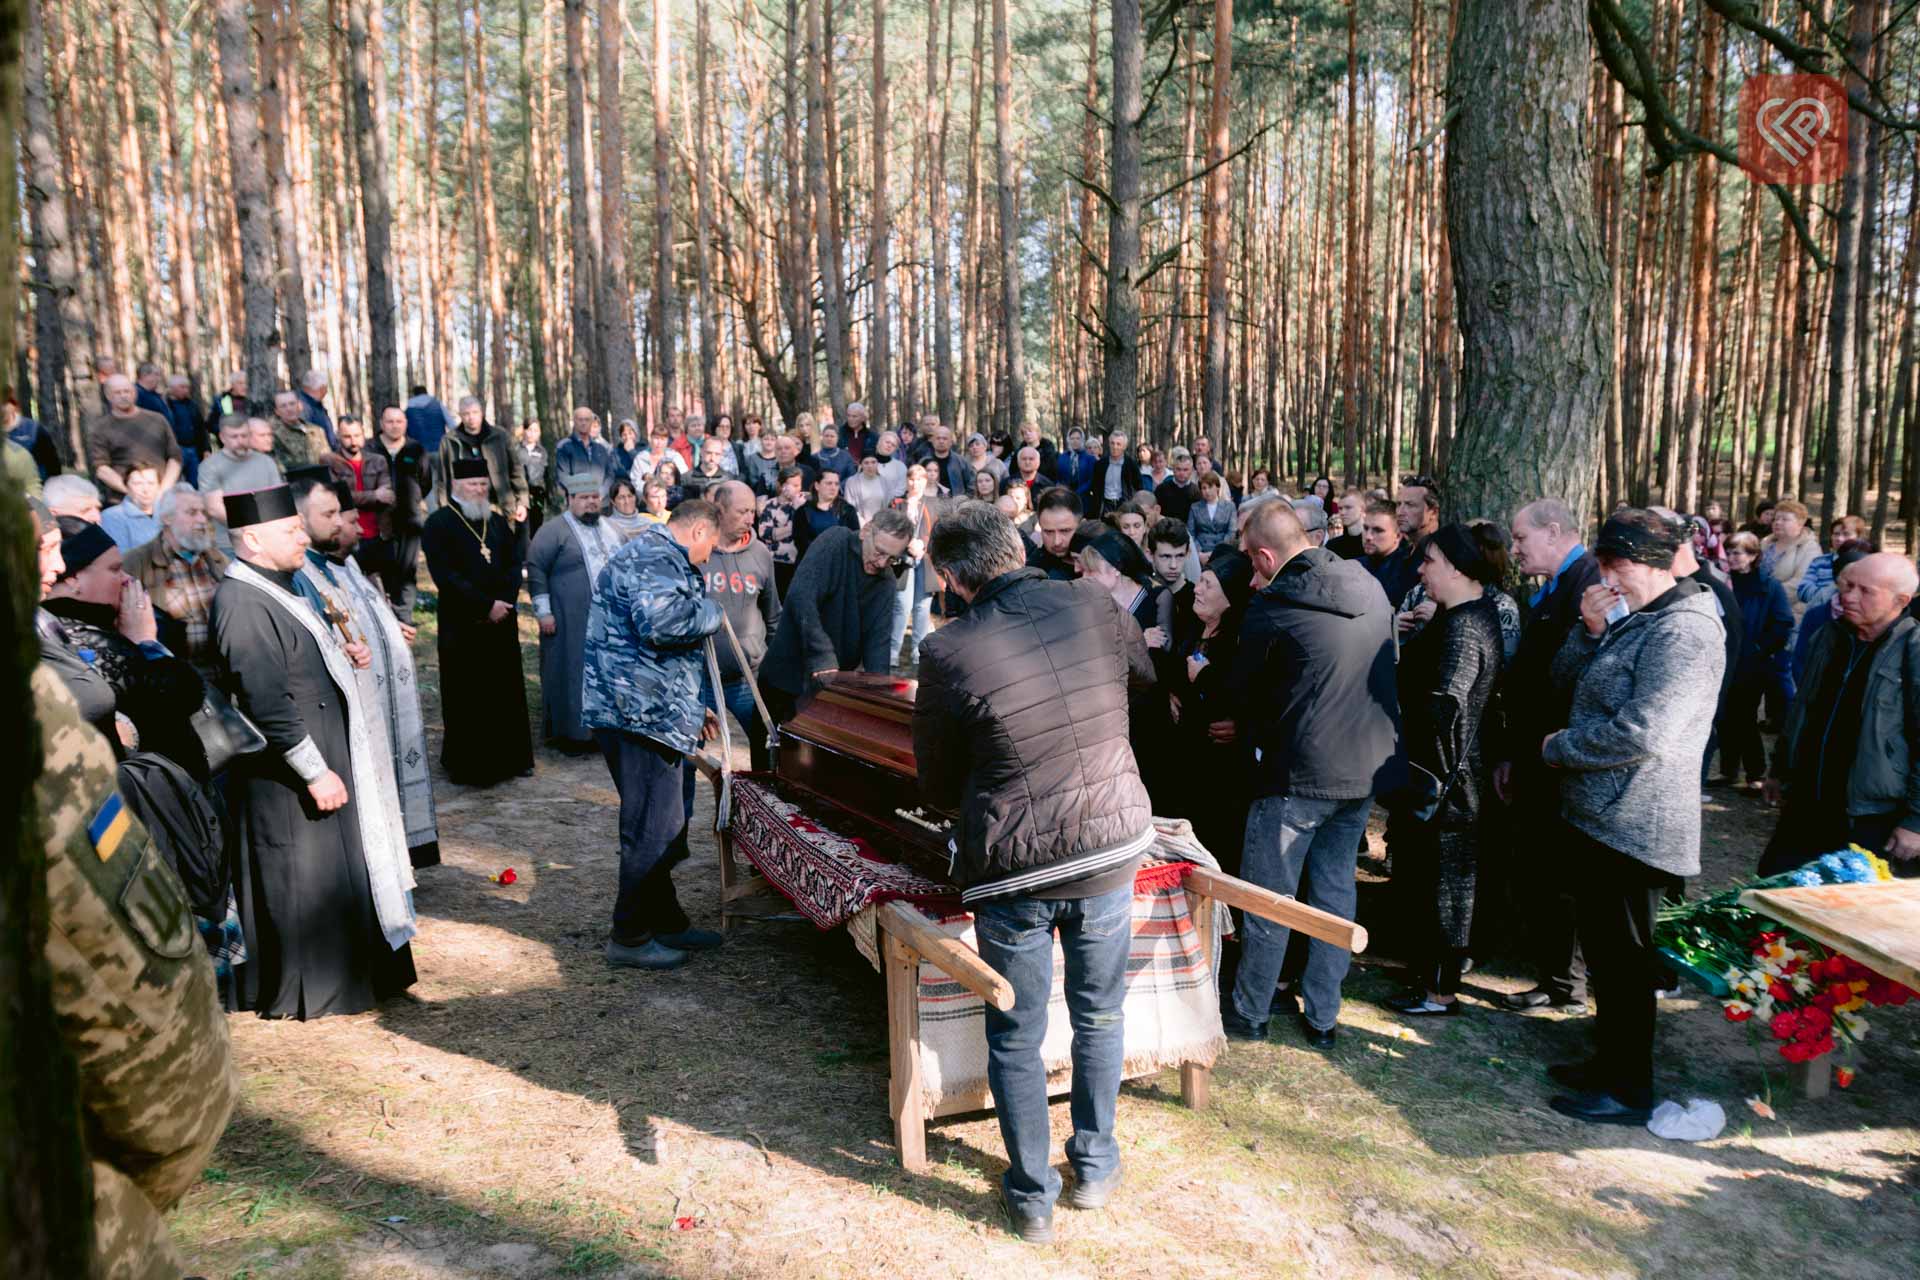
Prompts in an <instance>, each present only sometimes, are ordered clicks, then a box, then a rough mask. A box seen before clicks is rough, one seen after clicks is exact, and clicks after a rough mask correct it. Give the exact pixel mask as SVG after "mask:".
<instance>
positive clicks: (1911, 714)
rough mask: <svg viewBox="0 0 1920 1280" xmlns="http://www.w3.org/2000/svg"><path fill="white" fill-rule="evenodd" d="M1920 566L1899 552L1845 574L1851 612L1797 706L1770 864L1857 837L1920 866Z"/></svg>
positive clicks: (1813, 655)
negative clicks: (1916, 608) (1919, 598)
mask: <svg viewBox="0 0 1920 1280" xmlns="http://www.w3.org/2000/svg"><path fill="white" fill-rule="evenodd" d="M1916 590H1920V574H1916V572H1915V570H1914V566H1913V562H1912V561H1911V560H1907V559H1904V558H1902V557H1900V556H1897V555H1894V554H1893V553H1892V552H1890V551H1882V552H1877V553H1875V554H1873V555H1870V556H1867V557H1866V558H1865V559H1862V560H1856V561H1855V562H1854V563H1853V564H1851V565H1848V566H1847V567H1846V568H1845V569H1843V570H1841V572H1840V617H1839V620H1838V621H1836V622H1835V623H1834V624H1833V625H1831V626H1825V627H1822V628H1820V632H1819V634H1818V635H1817V636H1815V637H1814V640H1813V643H1812V645H1811V647H1810V648H1809V650H1808V657H1807V673H1806V679H1805V680H1804V681H1803V682H1802V683H1801V685H1800V696H1799V697H1798V698H1796V699H1795V700H1794V704H1793V708H1792V710H1790V711H1788V713H1787V724H1786V732H1784V733H1782V734H1781V735H1780V749H1779V750H1778V751H1777V752H1775V753H1774V759H1773V776H1772V777H1771V778H1769V779H1768V780H1767V796H1768V799H1770V800H1771V801H1773V802H1774V803H1776V804H1777V803H1779V802H1780V800H1781V799H1782V798H1783V796H1784V798H1785V800H1786V808H1785V809H1784V810H1782V811H1781V814H1780V825H1779V827H1778V828H1777V829H1776V830H1775V832H1774V836H1773V840H1772V841H1771V842H1770V843H1769V844H1768V846H1767V852H1766V856H1765V857H1763V858H1762V859H1761V860H1760V874H1762V875H1777V874H1779V873H1780V872H1782V871H1791V870H1793V869H1794V868H1795V867H1797V866H1799V865H1801V864H1802V863H1804V862H1808V861H1811V860H1812V859H1814V858H1816V857H1818V856H1819V855H1821V854H1823V853H1828V852H1831V851H1832V850H1834V849H1839V848H1843V847H1845V846H1846V845H1848V844H1857V845H1859V846H1861V847H1862V848H1865V849H1872V850H1874V851H1876V852H1884V853H1885V854H1886V855H1887V858H1888V860H1889V861H1890V862H1891V863H1892V864H1893V868H1894V872H1895V874H1897V875H1901V876H1912V875H1916V874H1920V740H1917V739H1916V735H1915V733H1914V730H1913V728H1912V726H1914V725H1920V622H1916V621H1915V620H1914V619H1913V618H1911V617H1908V616H1907V607H1908V605H1910V604H1911V603H1912V602H1913V598H1914V593H1915V591H1916Z"/></svg>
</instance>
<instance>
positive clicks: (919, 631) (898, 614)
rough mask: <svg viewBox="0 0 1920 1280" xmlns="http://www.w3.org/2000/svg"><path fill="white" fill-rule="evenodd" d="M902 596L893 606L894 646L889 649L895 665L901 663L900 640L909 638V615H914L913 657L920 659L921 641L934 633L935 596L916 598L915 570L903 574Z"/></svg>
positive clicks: (914, 659)
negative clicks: (914, 588) (914, 587)
mask: <svg viewBox="0 0 1920 1280" xmlns="http://www.w3.org/2000/svg"><path fill="white" fill-rule="evenodd" d="M901 578H902V585H901V587H900V597H899V599H898V600H897V601H895V603H894V606H893V648H892V649H890V650H888V655H889V657H888V661H890V662H891V663H892V664H893V665H894V666H899V665H900V642H901V641H902V640H904V639H906V638H907V615H908V614H912V615H913V658H912V661H914V662H918V661H920V642H921V641H922V640H925V639H926V638H927V637H928V636H930V635H932V634H933V597H932V596H930V595H927V596H921V597H920V598H919V599H917V600H916V599H914V590H913V579H914V571H913V570H911V569H909V570H908V571H907V572H906V573H905V574H903V575H901Z"/></svg>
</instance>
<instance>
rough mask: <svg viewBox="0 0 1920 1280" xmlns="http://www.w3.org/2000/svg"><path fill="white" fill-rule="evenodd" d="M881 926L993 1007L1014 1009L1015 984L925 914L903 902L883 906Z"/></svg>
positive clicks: (888, 903) (1002, 1009)
mask: <svg viewBox="0 0 1920 1280" xmlns="http://www.w3.org/2000/svg"><path fill="white" fill-rule="evenodd" d="M880 924H881V926H882V927H883V928H885V929H886V931H887V932H888V933H890V934H892V935H893V936H895V937H896V938H898V939H900V941H901V942H902V943H903V944H904V945H905V946H907V947H908V948H910V949H911V950H913V951H915V952H918V953H919V954H920V955H921V956H923V957H925V959H926V960H927V961H928V962H929V963H931V964H934V965H937V966H939V967H940V968H941V969H942V970H944V971H945V972H946V974H947V976H948V977H950V978H952V979H953V980H954V981H955V982H957V983H959V984H960V985H961V986H963V987H965V988H966V989H967V990H969V991H971V992H973V994H975V995H977V996H979V997H980V998H981V999H982V1000H984V1001H986V1002H987V1003H988V1004H990V1005H992V1006H993V1007H994V1008H996V1009H998V1010H1000V1011H1001V1012H1002V1013H1005V1012H1006V1011H1007V1010H1009V1009H1011V1008H1013V984H1012V983H1011V982H1008V981H1007V980H1006V979H1005V978H1003V977H1001V976H1000V975H999V974H998V973H996V972H994V970H993V967H992V966H991V965H989V964H988V963H987V962H986V961H985V960H982V959H981V958H980V954H979V953H978V952H977V951H974V950H972V949H971V948H969V947H967V946H966V945H965V944H963V943H960V942H956V941H955V940H954V939H952V938H949V937H948V936H947V935H946V934H944V933H941V932H940V931H939V930H938V929H936V928H934V924H933V921H931V920H929V919H928V918H927V917H926V915H925V913H923V912H921V911H919V910H917V909H915V908H914V907H912V906H910V905H908V904H907V903H904V902H884V903H881V904H880Z"/></svg>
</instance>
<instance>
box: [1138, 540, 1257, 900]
mask: <svg viewBox="0 0 1920 1280" xmlns="http://www.w3.org/2000/svg"><path fill="white" fill-rule="evenodd" d="M1252 595H1253V566H1252V565H1251V564H1249V563H1248V562H1247V560H1246V558H1245V557H1243V556H1241V555H1240V554H1239V553H1238V552H1231V551H1223V552H1222V553H1221V554H1220V555H1218V556H1216V557H1214V559H1213V560H1212V561H1210V562H1209V563H1208V565H1207V568H1206V570H1205V572H1203V573H1202V574H1201V575H1200V581H1199V582H1197V583H1195V584H1194V588H1193V602H1192V607H1191V608H1190V609H1176V610H1175V612H1174V619H1173V643H1172V644H1171V646H1169V650H1168V661H1167V662H1165V663H1163V664H1159V669H1160V676H1161V681H1162V683H1163V684H1165V685H1166V687H1167V695H1168V709H1169V711H1170V713H1171V716H1172V719H1173V751H1172V753H1171V770H1170V771H1171V773H1172V774H1173V777H1174V784H1173V788H1172V789H1173V795H1174V803H1173V807H1172V809H1171V812H1173V813H1175V814H1178V815H1180V816H1182V817H1185V818H1187V819H1189V820H1190V821H1191V822H1192V823H1193V833H1194V835H1196V836H1198V837H1199V839H1200V843H1201V844H1203V845H1205V846H1206V847H1207V850H1208V852H1210V853H1212V854H1213V856H1214V857H1215V858H1218V859H1219V860H1220V865H1221V866H1223V867H1225V868H1226V869H1227V870H1228V871H1229V872H1232V873H1233V874H1235V875H1238V874H1239V867H1240V848H1241V845H1242V844H1243V843H1244V842H1245V836H1246V828H1247V808H1248V806H1249V805H1250V804H1251V803H1252V795H1253V791H1252V779H1251V778H1250V777H1249V776H1248V771H1247V761H1246V752H1245V751H1244V750H1243V749H1242V747H1241V746H1240V744H1239V743H1237V742H1233V741H1231V740H1229V741H1220V740H1218V739H1216V738H1215V737H1214V731H1213V726H1214V725H1216V724H1219V723H1221V722H1222V721H1226V722H1229V723H1230V722H1231V721H1232V720H1233V708H1232V705H1231V703H1230V701H1229V699H1228V695H1227V689H1226V683H1227V673H1228V672H1230V671H1232V670H1233V659H1234V654H1235V653H1236V652H1237V651H1238V649H1239V642H1240V617H1241V614H1242V613H1243V612H1244V610H1245V609H1246V604H1247V601H1248V599H1250V598H1251V597H1252Z"/></svg>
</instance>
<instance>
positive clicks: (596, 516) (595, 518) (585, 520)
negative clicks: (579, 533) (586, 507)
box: [574, 511, 600, 525]
mask: <svg viewBox="0 0 1920 1280" xmlns="http://www.w3.org/2000/svg"><path fill="white" fill-rule="evenodd" d="M574 519H575V520H578V521H579V522H580V523H581V524H584V525H596V524H599V523H600V513H599V512H598V511H582V512H581V513H580V514H579V515H577V516H575V517H574Z"/></svg>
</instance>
